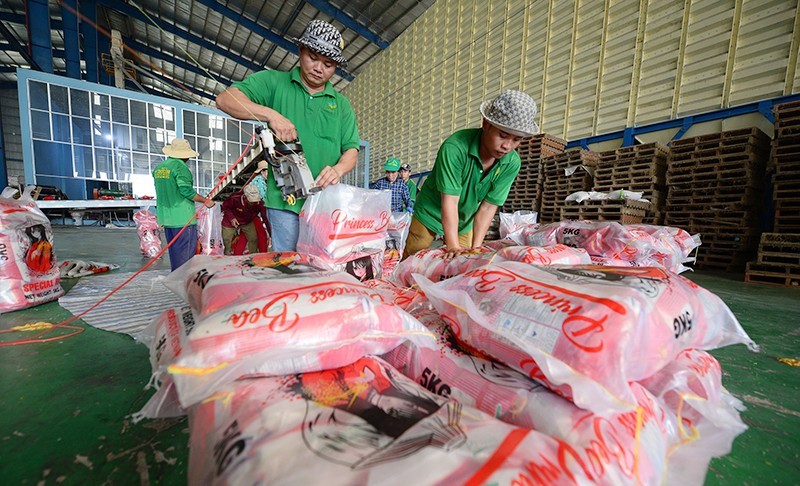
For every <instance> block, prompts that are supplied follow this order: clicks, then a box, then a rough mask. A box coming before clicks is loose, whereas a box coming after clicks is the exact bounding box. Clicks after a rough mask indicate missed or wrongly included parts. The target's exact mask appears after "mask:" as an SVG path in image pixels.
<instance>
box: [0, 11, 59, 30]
mask: <svg viewBox="0 0 800 486" xmlns="http://www.w3.org/2000/svg"><path fill="white" fill-rule="evenodd" d="M0 20H2V21H4V22H9V23H12V24H20V25H26V24H27V19H26V18H25V15H23V14H15V13H11V12H0ZM50 28H51V29H53V30H62V29H63V22H61V21H60V20H56V19H50Z"/></svg>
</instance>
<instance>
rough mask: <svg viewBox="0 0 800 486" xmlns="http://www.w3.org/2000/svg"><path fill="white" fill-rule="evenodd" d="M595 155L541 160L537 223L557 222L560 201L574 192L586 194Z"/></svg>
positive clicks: (572, 154) (577, 153)
mask: <svg viewBox="0 0 800 486" xmlns="http://www.w3.org/2000/svg"><path fill="white" fill-rule="evenodd" d="M598 160H599V155H598V154H597V152H590V151H588V150H581V151H570V152H565V153H563V154H561V155H554V156H551V157H545V158H543V159H542V172H543V175H544V185H543V186H542V202H541V204H540V207H539V221H540V222H542V223H553V222H556V221H561V208H563V207H565V205H566V204H565V202H564V199H565V198H566V197H567V196H569V195H570V194H572V193H573V192H578V191H589V190H590V189H591V188H592V185H593V178H592V174H593V173H594V170H595V168H596V167H597V161H598Z"/></svg>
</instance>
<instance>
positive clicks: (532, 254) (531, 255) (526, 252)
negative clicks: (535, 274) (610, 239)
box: [497, 245, 592, 265]
mask: <svg viewBox="0 0 800 486" xmlns="http://www.w3.org/2000/svg"><path fill="white" fill-rule="evenodd" d="M497 258H499V259H502V260H507V261H514V262H522V263H530V264H532V265H586V264H589V263H592V261H591V259H590V258H589V254H588V253H586V250H584V249H582V248H572V247H569V246H566V245H553V246H545V247H535V246H508V247H505V248H501V249H499V250H497Z"/></svg>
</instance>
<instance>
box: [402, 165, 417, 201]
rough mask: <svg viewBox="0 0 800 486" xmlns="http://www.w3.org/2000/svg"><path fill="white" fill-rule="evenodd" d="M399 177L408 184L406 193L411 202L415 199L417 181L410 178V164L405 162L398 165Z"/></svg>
mask: <svg viewBox="0 0 800 486" xmlns="http://www.w3.org/2000/svg"><path fill="white" fill-rule="evenodd" d="M400 177H402V178H403V182H405V183H406V186H408V195H409V196H411V202H412V203H413V202H414V201H416V200H417V183H416V182H414V181H412V180H411V164H408V163H405V164H403V165H401V166H400Z"/></svg>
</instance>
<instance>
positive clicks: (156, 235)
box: [133, 209, 161, 258]
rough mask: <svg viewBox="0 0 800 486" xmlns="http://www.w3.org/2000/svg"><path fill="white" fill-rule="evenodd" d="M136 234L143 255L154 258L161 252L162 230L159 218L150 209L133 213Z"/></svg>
mask: <svg viewBox="0 0 800 486" xmlns="http://www.w3.org/2000/svg"><path fill="white" fill-rule="evenodd" d="M133 221H135V222H136V232H137V233H138V234H139V249H140V250H141V251H142V255H144V256H146V257H148V258H154V257H155V256H156V255H158V253H159V252H160V251H161V230H160V229H159V228H158V218H157V217H156V215H155V213H153V212H152V211H150V210H149V209H141V210H139V211H136V212H135V213H133Z"/></svg>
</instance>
